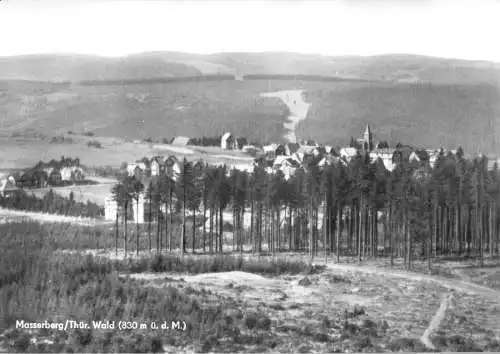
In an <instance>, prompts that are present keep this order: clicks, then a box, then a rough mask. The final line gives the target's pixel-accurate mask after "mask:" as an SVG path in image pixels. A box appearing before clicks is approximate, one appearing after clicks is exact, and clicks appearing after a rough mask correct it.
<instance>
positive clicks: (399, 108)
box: [0, 52, 500, 154]
mask: <svg viewBox="0 0 500 354" xmlns="http://www.w3.org/2000/svg"><path fill="white" fill-rule="evenodd" d="M499 72H500V71H499V64H495V63H488V62H472V61H463V60H454V59H439V58H430V57H422V56H414V55H384V56H376V57H336V58H333V57H325V56H321V55H312V54H296V53H277V52H274V53H273V52H271V53H218V54H212V55H197V54H186V53H176V52H158V53H143V54H136V55H131V56H128V57H125V58H121V59H116V58H114V59H111V58H96V57H91V56H81V55H77V56H72V55H57V56H55V55H43V56H25V57H12V58H0V123H1V127H2V131H5V132H12V131H23V130H25V129H36V130H38V131H41V132H44V133H49V134H53V133H60V132H67V131H68V130H72V131H74V132H77V133H78V132H83V131H93V132H94V133H95V134H97V135H101V136H117V137H128V138H132V139H141V138H147V137H151V138H153V139H161V138H171V137H173V136H177V135H188V136H193V137H197V136H198V137H199V136H214V135H220V134H222V133H224V132H225V131H231V132H233V133H236V134H238V135H242V136H246V137H247V138H249V139H250V140H251V141H252V140H253V141H258V142H262V143H265V142H269V141H283V137H284V134H285V129H284V128H283V124H284V123H285V121H286V119H287V114H288V112H287V109H286V107H285V105H284V104H283V102H281V100H279V99H277V98H265V97H261V94H262V93H264V92H273V91H280V90H302V91H303V92H304V95H305V101H306V102H309V103H311V106H310V109H309V114H308V117H307V118H306V119H305V120H303V121H301V123H300V124H299V125H298V127H297V130H296V134H297V136H298V138H299V139H300V138H314V139H316V140H318V141H320V142H325V143H331V144H344V143H346V142H348V141H349V138H350V136H353V135H354V136H355V135H357V134H359V133H360V131H361V129H362V128H363V127H364V125H365V124H366V123H370V124H371V125H372V126H373V127H374V129H375V133H376V134H377V137H378V138H380V139H387V140H390V141H391V142H397V141H403V142H407V143H411V144H415V145H423V146H446V147H456V146H457V145H462V146H463V147H464V148H465V149H466V150H469V151H470V152H477V151H481V152H485V153H497V154H499V153H500V148H498V147H497V144H496V136H497V135H498V134H497V133H499V132H500V131H498V130H497V128H496V126H497V121H496V120H497V118H498V117H500V114H499V113H500V107H499V104H500V94H499V87H500V80H499ZM233 75H237V76H239V77H240V78H241V77H243V78H244V79H243V80H234V77H233ZM280 75H282V76H280ZM285 75H287V76H286V77H285ZM297 75H298V76H300V79H297V78H295V79H294V76H297ZM6 78H10V79H23V80H35V81H36V80H38V81H51V82H52V83H47V82H33V81H31V82H30V81H20V80H10V81H6V80H3V81H2V79H6ZM322 78H329V79H328V80H326V79H325V80H323V79H322ZM55 81H62V82H66V83H54V82H55ZM70 81H71V82H70ZM81 81H85V83H82V82H81Z"/></svg>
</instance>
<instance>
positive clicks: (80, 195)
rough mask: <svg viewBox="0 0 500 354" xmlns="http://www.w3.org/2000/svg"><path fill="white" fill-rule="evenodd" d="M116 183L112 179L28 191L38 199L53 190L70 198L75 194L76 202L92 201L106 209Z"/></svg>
mask: <svg viewBox="0 0 500 354" xmlns="http://www.w3.org/2000/svg"><path fill="white" fill-rule="evenodd" d="M91 180H94V178H91ZM116 182H117V181H116V180H114V179H112V178H106V179H104V178H101V179H100V183H99V184H91V185H71V186H65V187H51V188H37V189H30V190H28V193H30V194H31V193H34V194H35V195H36V196H37V197H39V198H42V197H43V196H44V195H46V194H47V192H49V190H51V189H52V190H53V191H54V192H55V193H57V194H59V195H61V196H63V197H66V198H69V195H70V193H71V192H73V197H74V200H75V201H76V202H82V203H86V202H87V201H91V202H92V203H95V204H97V205H99V206H101V207H104V200H105V199H106V197H107V196H108V195H109V194H110V193H111V189H112V188H113V186H114V184H115V183H116Z"/></svg>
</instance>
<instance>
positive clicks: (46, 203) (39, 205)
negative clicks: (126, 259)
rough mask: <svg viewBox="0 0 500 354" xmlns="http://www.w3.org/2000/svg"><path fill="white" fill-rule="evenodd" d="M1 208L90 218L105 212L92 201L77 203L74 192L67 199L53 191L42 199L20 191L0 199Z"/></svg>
mask: <svg viewBox="0 0 500 354" xmlns="http://www.w3.org/2000/svg"><path fill="white" fill-rule="evenodd" d="M0 206H1V207H4V208H9V209H15V210H23V211H33V212H43V213H49V214H59V215H66V216H83V217H89V218H97V217H100V216H103V215H104V210H103V208H102V207H100V206H99V205H97V204H95V203H92V202H90V201H87V203H82V202H77V201H76V200H75V198H74V194H73V192H70V194H69V197H68V198H66V197H63V196H61V195H58V194H56V193H54V191H53V190H52V189H51V190H49V191H48V192H47V193H46V194H45V195H44V196H43V197H42V198H38V197H37V196H35V195H34V194H31V195H29V194H27V193H26V192H25V191H23V190H20V191H18V192H17V193H15V194H14V195H12V196H11V197H4V198H2V197H0Z"/></svg>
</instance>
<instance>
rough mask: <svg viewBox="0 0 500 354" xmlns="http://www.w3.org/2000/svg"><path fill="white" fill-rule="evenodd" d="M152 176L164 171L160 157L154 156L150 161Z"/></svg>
mask: <svg viewBox="0 0 500 354" xmlns="http://www.w3.org/2000/svg"><path fill="white" fill-rule="evenodd" d="M150 167H151V176H159V175H160V174H161V171H162V161H161V158H160V157H158V156H157V157H153V158H152V159H151V163H150Z"/></svg>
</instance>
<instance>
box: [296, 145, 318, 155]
mask: <svg viewBox="0 0 500 354" xmlns="http://www.w3.org/2000/svg"><path fill="white" fill-rule="evenodd" d="M315 149H316V146H309V145H302V146H301V147H299V149H298V150H297V153H298V154H311V153H312V152H313V151H314V150H315Z"/></svg>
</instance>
